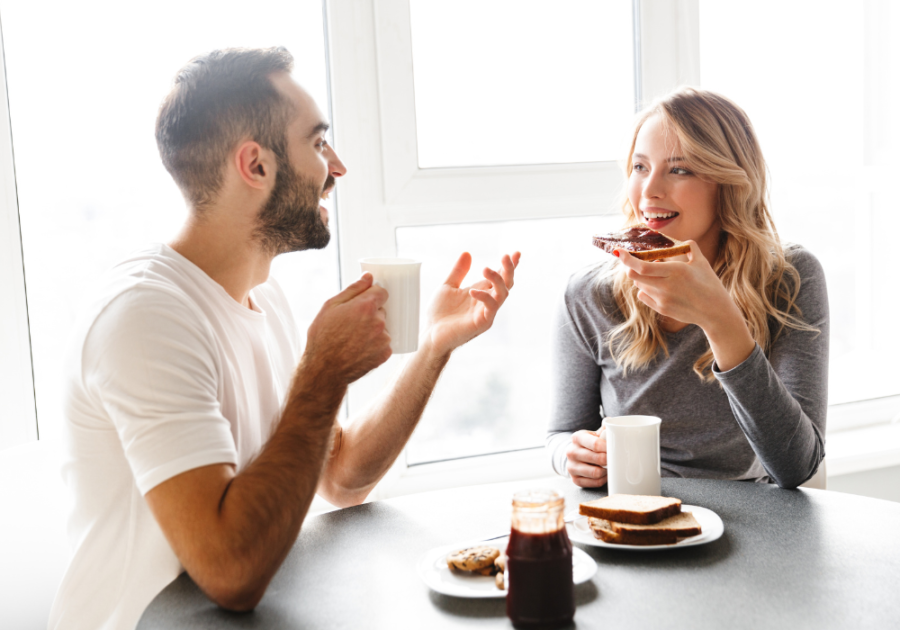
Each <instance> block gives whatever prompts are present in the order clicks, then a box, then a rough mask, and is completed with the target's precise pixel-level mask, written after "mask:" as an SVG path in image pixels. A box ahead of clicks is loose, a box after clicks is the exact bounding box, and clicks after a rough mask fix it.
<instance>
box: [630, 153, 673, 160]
mask: <svg viewBox="0 0 900 630" xmlns="http://www.w3.org/2000/svg"><path fill="white" fill-rule="evenodd" d="M631 158H632V159H638V160H647V159H649V158H648V157H647V156H646V155H644V154H643V153H635V154H633V155H632V156H631ZM684 161H685V160H684V158H683V157H681V156H675V157H670V158H667V159H666V162H684Z"/></svg>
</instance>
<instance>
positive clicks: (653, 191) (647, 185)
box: [641, 172, 666, 199]
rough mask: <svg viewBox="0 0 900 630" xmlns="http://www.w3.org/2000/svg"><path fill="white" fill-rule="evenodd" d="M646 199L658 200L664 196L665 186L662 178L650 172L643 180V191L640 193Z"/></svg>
mask: <svg viewBox="0 0 900 630" xmlns="http://www.w3.org/2000/svg"><path fill="white" fill-rule="evenodd" d="M641 192H642V194H643V195H644V197H645V198H646V199H659V198H661V197H664V196H665V193H666V191H665V185H664V182H663V181H662V176H661V175H657V174H656V173H653V172H651V173H650V176H649V177H647V179H645V180H644V190H643V191H641Z"/></svg>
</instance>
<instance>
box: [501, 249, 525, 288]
mask: <svg viewBox="0 0 900 630" xmlns="http://www.w3.org/2000/svg"><path fill="white" fill-rule="evenodd" d="M521 256H522V254H520V253H519V252H515V253H513V255H512V257H510V256H504V257H503V260H501V261H500V264H501V267H502V268H501V270H500V276H501V277H502V278H503V283H504V284H505V285H506V288H507V289H512V287H513V283H514V282H515V278H516V267H518V266H519V258H520V257H521Z"/></svg>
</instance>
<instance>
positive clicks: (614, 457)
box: [603, 416, 662, 496]
mask: <svg viewBox="0 0 900 630" xmlns="http://www.w3.org/2000/svg"><path fill="white" fill-rule="evenodd" d="M661 422H662V421H661V420H660V419H659V418H657V417H655V416H618V417H609V418H604V419H603V428H605V429H606V462H607V466H606V470H607V474H608V475H609V481H608V482H607V484H608V485H607V489H608V490H609V494H641V495H648V496H659V495H660V493H661V492H662V489H661V481H660V477H661V475H660V464H659V425H660V424H661Z"/></svg>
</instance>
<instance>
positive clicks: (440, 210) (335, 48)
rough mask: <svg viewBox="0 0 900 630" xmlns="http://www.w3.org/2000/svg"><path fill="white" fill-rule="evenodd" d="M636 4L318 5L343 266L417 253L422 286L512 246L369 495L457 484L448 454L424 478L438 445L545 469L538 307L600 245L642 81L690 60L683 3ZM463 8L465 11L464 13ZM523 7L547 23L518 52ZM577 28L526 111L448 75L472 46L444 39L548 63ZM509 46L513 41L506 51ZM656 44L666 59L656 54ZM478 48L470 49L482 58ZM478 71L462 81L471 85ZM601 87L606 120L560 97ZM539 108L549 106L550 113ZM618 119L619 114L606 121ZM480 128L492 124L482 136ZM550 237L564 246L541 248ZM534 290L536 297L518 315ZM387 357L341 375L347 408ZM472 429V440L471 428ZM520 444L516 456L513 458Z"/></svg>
mask: <svg viewBox="0 0 900 630" xmlns="http://www.w3.org/2000/svg"><path fill="white" fill-rule="evenodd" d="M643 4H645V3H642V5H643ZM647 4H654V5H657V6H656V8H653V7H650V8H647V7H644V6H641V7H639V6H638V5H637V3H632V2H609V3H583V2H577V1H574V0H572V1H565V2H555V3H552V5H550V4H549V3H538V2H534V3H531V2H516V3H507V2H503V1H501V0H490V1H487V2H479V3H478V5H477V9H475V8H473V7H472V6H470V5H469V4H467V3H465V2H462V3H457V2H452V3H451V2H440V3H439V2H416V1H415V0H413V1H412V2H410V1H409V0H383V1H382V0H379V2H375V3H358V4H354V5H353V7H352V8H351V7H348V6H347V4H346V3H342V2H329V3H328V4H327V6H328V24H329V50H330V62H331V68H330V70H331V81H332V82H331V85H332V100H333V103H334V110H333V111H334V125H335V140H336V144H337V148H338V151H339V152H340V153H341V156H342V157H343V159H344V161H345V163H347V164H348V165H350V172H349V173H348V176H347V178H346V180H345V181H343V182H342V183H341V187H340V188H341V190H340V199H339V211H340V213H341V227H342V230H341V267H342V271H343V275H344V277H347V278H350V277H354V276H358V275H359V267H358V264H357V260H358V259H359V258H362V257H366V256H394V255H399V254H402V255H404V256H417V257H420V258H422V260H423V261H424V264H423V267H422V274H423V287H422V288H423V296H424V295H428V294H429V293H430V292H431V291H433V290H434V289H435V288H436V283H437V282H439V281H440V280H443V278H444V277H445V276H446V274H447V273H448V272H449V269H450V265H451V264H452V262H453V260H455V258H456V256H458V255H459V253H460V252H461V251H464V250H471V251H472V252H473V254H475V256H476V260H475V262H474V265H473V272H472V273H471V274H470V277H469V279H468V280H469V281H472V280H475V279H477V277H478V276H479V275H480V269H481V268H482V267H483V266H485V265H492V266H496V265H497V264H498V263H499V260H500V257H501V256H502V254H503V253H506V252H507V250H508V251H510V252H511V251H512V250H513V249H521V250H523V251H525V254H524V257H523V262H522V265H523V267H522V269H523V271H522V273H521V274H520V276H519V278H520V280H519V284H517V287H516V289H515V291H516V293H515V295H514V296H513V297H512V298H511V300H512V301H511V302H510V307H509V308H508V309H506V310H505V311H503V312H502V313H501V315H500V316H499V318H498V322H497V324H496V326H495V328H494V329H492V330H491V331H490V332H489V333H487V334H486V335H485V336H483V337H481V338H479V339H478V340H476V341H475V342H473V343H472V344H469V346H466V347H463V348H462V349H460V350H459V351H457V352H456V353H455V355H454V358H453V360H452V361H451V364H450V366H448V368H447V371H446V373H445V375H444V377H443V378H442V379H441V381H440V382H439V383H438V387H437V389H436V390H435V394H434V399H433V401H432V404H431V405H430V406H429V407H428V409H427V411H426V415H425V417H424V418H423V421H422V424H421V425H420V427H419V429H418V430H417V432H416V434H415V435H414V437H413V439H412V441H411V443H410V445H409V448H408V449H407V453H406V456H405V457H402V458H401V460H400V461H399V462H398V464H397V466H396V467H395V469H394V470H393V471H392V473H391V474H390V475H389V476H388V477H387V478H386V480H385V482H384V483H383V484H382V486H381V489H380V491H381V492H382V494H381V496H387V495H388V494H392V493H394V492H399V491H401V490H400V488H403V490H402V491H408V490H412V489H415V488H416V487H422V486H416V482H414V481H411V480H413V479H415V478H416V477H417V476H419V475H422V476H425V477H428V481H427V484H428V487H435V486H436V485H442V484H447V485H459V484H461V483H467V479H468V477H461V476H460V470H459V468H460V467H456V468H454V470H453V472H452V473H448V474H447V475H445V476H444V477H441V478H440V479H439V478H438V477H440V474H442V473H438V474H437V476H435V475H432V472H431V471H437V470H439V469H441V470H443V469H444V468H445V465H444V464H429V466H416V464H424V463H426V462H436V461H439V460H447V459H458V458H467V459H465V460H458V461H464V462H465V464H464V465H462V466H464V467H465V468H466V470H468V471H469V472H466V473H464V474H466V475H475V476H474V477H473V478H472V481H475V480H481V481H484V480H488V479H495V480H496V479H499V478H502V477H503V476H504V475H506V474H507V471H508V470H510V469H511V468H510V467H506V470H504V471H496V474H495V473H494V472H492V473H490V475H489V476H488V477H484V476H481V477H478V473H473V472H472V471H479V470H483V468H482V465H484V466H488V467H491V466H494V463H493V462H496V461H499V460H497V458H496V456H493V457H488V458H480V457H479V458H476V459H472V458H473V457H475V456H479V455H483V454H484V453H490V452H494V453H496V452H498V451H516V452H515V453H508V454H507V455H505V456H502V457H501V459H502V458H503V457H508V458H509V461H512V460H515V462H516V463H515V466H513V467H516V470H517V471H518V472H517V474H521V475H529V474H530V475H532V476H534V475H541V474H546V473H547V472H548V469H547V467H546V464H545V458H544V455H543V453H542V450H541V448H540V447H541V445H542V444H543V434H544V424H545V422H546V420H547V417H546V410H547V408H548V406H549V391H548V390H547V389H546V386H544V384H543V383H541V382H540V381H541V376H540V375H541V374H542V373H543V372H542V369H547V368H546V367H544V368H541V367H540V363H541V362H542V360H543V361H544V362H546V361H545V360H544V359H543V357H546V356H547V354H548V346H547V344H548V343H549V341H548V335H547V330H548V328H549V326H550V325H551V313H552V308H553V305H554V303H555V300H556V299H557V297H558V296H559V294H560V293H561V291H562V289H563V287H564V285H565V279H566V278H567V277H568V275H569V274H571V273H572V272H574V271H575V270H576V269H578V268H579V267H582V266H584V265H585V264H586V263H587V262H590V261H591V260H596V259H597V256H598V254H599V252H597V251H591V247H590V236H591V233H592V232H595V231H600V230H604V229H606V228H607V227H609V226H610V225H611V224H614V223H618V222H619V221H620V220H621V219H620V215H618V210H617V209H616V201H617V199H618V195H619V192H620V190H621V188H622V176H621V169H620V166H619V165H618V164H617V163H616V162H615V161H614V160H613V158H618V157H619V154H620V153H621V146H622V141H623V139H624V138H623V134H624V135H625V136H627V127H628V126H629V125H628V122H627V121H628V120H630V118H631V117H632V116H633V113H634V103H635V100H636V99H637V98H638V95H639V93H642V92H643V93H646V94H650V95H652V94H656V93H657V92H659V91H666V90H668V89H670V88H671V87H673V86H675V85H677V83H678V81H679V80H683V77H684V76H690V72H691V70H690V68H691V66H690V63H689V62H690V60H691V59H692V57H691V54H690V53H691V51H692V48H691V47H690V46H689V45H688V43H687V42H688V39H689V38H687V37H681V38H679V36H678V34H677V33H674V34H673V32H672V29H671V27H670V25H671V23H672V20H676V21H677V20H688V21H689V18H690V17H691V15H693V14H692V13H691V11H690V10H688V9H690V8H691V7H692V6H693V5H692V4H691V3H690V2H682V1H678V2H673V3H670V2H665V3H647ZM588 5H590V6H588ZM548 6H552V9H553V11H554V12H555V14H554V15H552V16H550V17H548V16H547V15H546V14H544V13H542V11H545V10H546V9H547V7H548ZM638 9H640V10H638ZM428 11H431V13H430V14H428V13H427V12H428ZM585 12H587V13H588V15H589V16H590V19H585V20H584V21H585V22H588V24H587V25H583V24H578V25H575V24H574V22H576V21H577V20H575V19H574V18H572V17H571V16H574V15H578V16H579V19H581V18H582V17H583V15H584V13H585ZM645 12H646V13H647V15H649V16H650V18H647V17H646V16H645V15H644V13H645ZM476 14H477V16H478V19H477V20H472V19H471V18H472V16H473V15H476ZM636 15H637V19H638V21H639V22H640V25H641V26H640V29H636V25H635V16H636ZM467 20H468V22H474V21H477V22H480V23H483V24H468V23H467ZM538 21H540V22H542V23H543V22H546V24H547V28H546V29H543V30H541V31H540V32H541V33H542V35H541V38H542V41H540V42H538V43H536V44H535V45H534V46H533V48H535V50H533V51H532V50H529V51H527V52H526V53H523V54H519V52H518V51H521V48H522V47H523V44H522V42H523V39H527V35H526V37H525V38H522V34H521V33H518V34H512V35H511V34H510V33H509V30H510V29H508V28H506V27H507V26H508V25H510V24H525V25H529V26H528V28H534V26H533V24H535V23H536V22H538ZM485 24H486V25H487V26H484V25H485ZM491 25H493V27H494V28H495V31H496V33H497V39H498V40H499V43H497V44H496V46H495V47H488V44H485V43H483V42H482V41H481V40H482V39H484V37H483V36H481V37H479V36H478V35H477V33H479V32H481V31H480V29H482V28H490V27H491ZM497 25H503V26H497ZM645 28H646V29H649V32H650V33H651V34H653V37H651V38H650V39H651V41H654V42H664V43H665V45H666V46H667V48H666V49H665V50H664V51H663V54H660V53H658V52H653V51H651V50H649V49H648V50H645V49H644V48H643V47H641V46H638V45H637V40H636V39H635V37H634V33H635V31H637V30H643V29H645ZM442 29H444V30H442ZM588 31H590V32H591V33H592V34H590V35H589V34H587V33H588ZM448 32H449V33H450V34H451V36H456V37H457V40H458V43H457V44H456V45H455V46H453V47H452V50H453V51H454V52H453V54H452V55H449V58H450V59H452V62H448V51H447V46H446V45H442V44H439V43H437V45H435V46H433V47H431V46H432V44H433V43H436V42H439V41H442V39H441V38H444V37H446V36H447V35H446V33H448ZM576 34H577V35H578V37H580V38H585V39H587V41H585V42H582V43H581V44H577V45H583V46H584V48H583V49H581V50H582V52H581V53H580V58H577V59H571V58H568V57H567V58H566V62H568V63H569V64H570V66H571V67H570V68H567V69H566V70H565V71H564V72H566V73H571V74H566V75H565V76H567V77H570V79H569V80H568V81H563V82H561V83H554V81H555V78H554V77H552V76H551V75H552V73H549V74H547V75H542V74H540V72H541V71H535V72H531V73H530V74H531V75H533V76H536V77H543V78H541V79H539V80H535V82H534V85H533V86H532V89H533V91H536V92H545V91H548V90H549V91H550V92H552V94H551V95H550V98H549V99H546V100H541V98H542V97H543V95H541V96H540V97H539V96H535V103H526V104H522V105H521V108H522V109H527V108H534V109H531V110H529V111H531V112H534V113H532V114H531V115H530V116H528V117H526V118H515V117H513V118H514V120H504V117H507V118H508V117H509V116H507V115H506V111H507V109H508V105H504V104H503V103H504V101H502V100H501V101H500V102H501V106H500V107H497V108H493V107H492V104H491V101H493V100H496V99H500V98H503V96H502V95H498V94H497V93H496V92H495V91H491V92H490V94H491V98H482V96H481V91H482V89H481V88H479V89H478V90H472V89H469V90H466V91H465V93H464V94H462V95H461V96H460V95H459V94H457V92H459V91H460V87H459V86H460V85H462V81H463V79H461V78H458V76H457V74H456V73H459V75H464V76H471V75H473V74H477V73H480V72H481V71H482V70H481V69H480V68H478V67H477V64H472V63H470V61H468V60H469V58H470V53H469V52H463V53H460V54H457V53H456V52H455V51H456V50H457V49H458V48H459V46H460V45H470V46H472V47H473V48H474V50H475V51H476V52H475V53H474V54H475V55H477V54H487V53H488V52H490V51H494V52H493V53H491V54H500V55H501V56H502V60H503V61H502V64H503V69H504V72H505V73H509V74H511V75H515V76H517V77H522V76H529V72H530V70H531V66H533V65H535V64H536V63H537V60H538V59H540V60H542V61H543V62H545V63H546V64H548V65H549V66H551V67H554V68H555V67H556V66H557V65H559V64H560V63H562V62H561V61H559V57H555V56H554V55H555V50H554V49H559V50H561V51H571V50H574V49H573V48H570V47H569V46H570V43H569V42H567V38H570V37H571V38H575V35H576ZM601 34H608V36H609V41H606V42H603V43H600V42H597V41H596V40H597V39H599V38H600V35H601ZM656 34H658V36H657V35H656ZM535 39H537V38H535ZM463 43H465V44H463ZM429 47H431V48H429ZM513 50H515V51H517V52H516V53H515V54H513V53H511V52H510V53H508V51H513ZM633 51H636V52H633ZM507 53H508V54H507ZM563 54H564V53H563ZM657 58H664V62H663V63H662V64H661V65H660V66H659V67H657V65H656V62H655V61H654V59H657ZM460 59H461V61H460ZM517 59H519V60H520V61H519V62H517V61H516V60H517ZM457 61H459V63H457ZM493 62H494V59H493V58H487V57H485V58H484V59H483V65H484V66H485V67H490V64H491V63H493ZM517 64H518V65H517ZM645 64H652V65H654V68H656V70H655V71H654V72H653V73H651V74H650V76H649V79H647V78H646V76H647V74H646V73H644V72H643V71H642V74H641V76H644V77H645V80H642V81H639V82H636V77H637V76H638V74H637V73H636V69H641V68H643V66H644V65H645ZM428 68H432V69H435V68H437V69H439V70H438V73H439V74H440V78H441V79H442V81H441V82H433V83H430V82H429V81H428V80H427V78H426V77H425V76H424V75H426V74H428V73H429V70H428ZM561 72H563V71H561ZM485 80H486V79H484V78H476V79H475V81H477V82H479V83H478V85H480V86H484V85H485V83H484V81H485ZM542 81H543V83H542ZM567 84H568V85H567ZM448 85H449V86H451V87H447V86H448ZM560 86H562V87H560ZM513 87H515V88H516V89H519V86H518V85H516V86H513ZM495 88H496V86H495V85H494V86H491V90H494V89H495ZM485 89H487V88H485ZM442 90H443V91H442ZM601 90H602V91H603V92H602V93H603V97H605V98H606V99H607V100H608V103H606V104H608V105H609V107H610V110H609V111H610V116H611V117H613V118H614V120H609V121H604V122H608V123H609V125H608V127H605V128H603V129H601V127H603V125H600V126H598V127H594V128H591V127H590V126H591V125H593V124H596V123H598V121H597V120H591V113H592V112H591V111H590V108H587V109H585V110H581V109H579V106H580V105H581V104H583V103H578V104H573V102H574V101H585V100H586V101H590V100H591V99H595V98H596V97H595V96H592V95H595V94H597V92H598V91H601ZM442 96H446V97H447V99H448V101H447V103H446V105H447V106H448V107H450V108H451V110H450V111H452V112H454V113H456V112H458V111H460V110H461V108H463V107H464V108H466V112H464V113H461V114H460V117H461V118H462V119H463V120H464V121H465V122H463V123H462V125H463V126H461V127H457V126H455V125H457V124H458V121H456V120H452V118H454V116H452V115H448V113H447V110H441V109H440V107H441V106H442V105H444V104H443V103H441V102H440V101H441V97H442ZM545 103H550V105H546V104H545ZM542 108H543V109H542ZM551 111H552V112H554V115H547V112H551ZM472 112H475V113H480V115H481V116H482V118H483V120H478V119H477V117H476V116H474V114H473V113H472ZM470 116H471V117H470ZM544 116H547V118H546V120H545V119H544ZM598 118H599V117H598ZM623 119H624V120H625V121H626V122H625V123H622V122H618V123H617V122H616V121H617V120H619V121H621V120H623ZM523 121H524V122H523ZM623 124H624V126H625V129H624V130H623V129H622V128H621V127H622V125H623ZM442 125H443V126H444V127H446V129H441V128H440V127H441V126H442ZM473 125H474V126H476V127H477V129H478V132H477V133H476V134H474V135H473V137H472V139H473V142H474V145H473V146H472V147H466V146H463V145H465V144H466V143H458V142H457V137H458V136H459V135H460V134H461V133H463V131H462V130H463V129H465V130H466V133H468V130H469V128H472V127H473ZM586 126H587V128H586ZM615 126H618V127H619V128H618V129H615V128H614V127H615ZM491 134H493V135H491ZM535 134H545V138H543V139H541V140H539V141H536V142H534V143H530V145H529V146H526V144H521V143H520V144H518V145H515V144H513V145H511V146H503V147H499V148H495V147H491V146H488V145H490V144H492V143H499V142H501V141H502V142H504V143H508V142H514V141H519V142H520V141H521V139H522V138H525V137H528V138H531V137H534V135H535ZM617 134H618V137H615V136H616V135H617ZM580 135H584V136H585V137H579V136H580ZM482 136H485V137H487V138H490V140H489V141H487V142H482ZM516 136H518V138H517V139H515V140H513V139H514V138H515V137H516ZM560 136H570V137H569V138H564V139H560ZM504 151H505V153H504ZM353 165H356V168H355V170H354V168H353ZM561 245H562V246H564V247H565V248H566V253H565V254H563V255H560V256H556V257H555V258H554V256H552V255H550V252H551V251H556V250H555V249H553V248H556V247H559V246H561ZM542 250H545V252H543V253H542ZM542 267H543V269H542ZM526 269H527V270H528V271H525V270H526ZM532 306H534V308H535V312H534V313H528V309H529V308H531V307H532ZM400 361H402V358H401V357H394V358H392V359H391V361H389V362H388V364H386V365H385V366H383V367H382V368H380V369H379V370H376V371H375V372H373V373H372V374H370V375H369V376H367V377H365V378H363V379H361V380H360V381H359V382H357V383H355V384H354V385H353V386H352V387H351V391H350V399H349V405H350V415H351V416H352V415H353V413H354V410H358V409H360V408H361V407H363V406H364V405H366V404H367V403H368V401H369V400H371V399H372V397H374V396H375V395H376V394H377V392H378V391H380V388H381V387H382V386H383V385H384V384H385V383H386V382H387V381H388V379H389V377H390V375H391V374H392V373H393V372H394V371H395V370H396V369H397V364H398V363H399V362H400ZM517 361H519V362H523V365H522V366H521V368H522V369H519V370H512V371H509V370H506V366H507V365H508V364H510V363H515V362H517ZM526 401H528V402H527V403H526ZM526 406H527V407H529V409H527V410H526ZM478 436H480V437H481V438H482V439H478V440H475V439H472V438H473V437H478ZM522 449H526V450H522ZM522 453H525V455H522ZM523 457H525V458H526V459H528V462H530V463H528V464H527V465H524V464H523V461H524V460H523V459H522V458H523ZM529 458H530V459H529ZM488 460H490V461H488ZM445 464H446V465H450V464H447V463H446V462H445ZM452 466H455V465H452Z"/></svg>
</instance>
